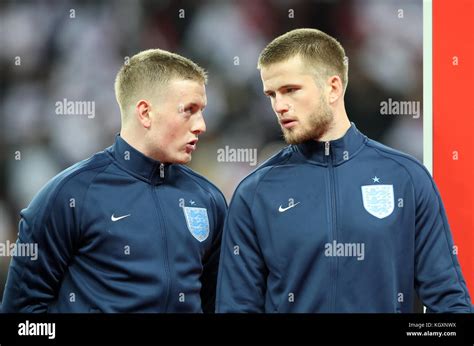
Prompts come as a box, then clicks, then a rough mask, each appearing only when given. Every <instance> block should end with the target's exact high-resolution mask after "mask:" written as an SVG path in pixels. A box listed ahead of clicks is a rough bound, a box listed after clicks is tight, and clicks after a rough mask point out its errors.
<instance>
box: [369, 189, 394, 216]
mask: <svg viewBox="0 0 474 346" xmlns="http://www.w3.org/2000/svg"><path fill="white" fill-rule="evenodd" d="M361 188H362V201H363V203H364V208H365V210H367V211H368V212H369V214H371V215H373V216H375V217H377V218H379V219H383V218H385V217H387V216H389V215H390V214H392V212H393V209H394V207H395V201H394V197H393V185H364V186H361Z"/></svg>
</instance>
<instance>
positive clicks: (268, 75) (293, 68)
mask: <svg viewBox="0 0 474 346" xmlns="http://www.w3.org/2000/svg"><path fill="white" fill-rule="evenodd" d="M303 74H309V71H308V69H307V68H305V66H304V63H303V61H302V60H301V58H299V57H293V58H290V59H287V60H285V61H281V62H276V63H273V64H270V65H268V66H264V67H262V68H261V70H260V76H261V77H262V80H263V81H269V80H273V79H277V78H280V77H287V76H290V75H292V76H296V75H303Z"/></svg>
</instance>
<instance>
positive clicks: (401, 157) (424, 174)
mask: <svg viewBox="0 0 474 346" xmlns="http://www.w3.org/2000/svg"><path fill="white" fill-rule="evenodd" d="M366 145H367V146H368V147H370V148H372V149H373V150H375V151H376V152H377V154H378V156H379V157H380V158H384V159H386V160H391V161H393V162H396V163H397V164H398V165H399V166H400V167H401V168H402V169H404V170H405V171H406V172H407V173H408V174H409V175H410V176H411V177H412V178H413V179H416V180H419V179H428V180H431V174H430V173H429V172H428V169H427V168H426V167H425V166H424V165H423V164H422V163H421V162H420V161H418V160H417V159H416V158H414V157H413V156H411V155H408V154H406V153H404V152H401V151H399V150H396V149H394V148H391V147H388V146H386V145H384V144H382V143H379V142H377V141H375V140H373V139H369V140H368V141H367V144H366Z"/></svg>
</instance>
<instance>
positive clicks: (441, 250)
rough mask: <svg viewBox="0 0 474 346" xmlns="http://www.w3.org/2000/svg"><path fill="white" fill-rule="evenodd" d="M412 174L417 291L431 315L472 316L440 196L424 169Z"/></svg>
mask: <svg viewBox="0 0 474 346" xmlns="http://www.w3.org/2000/svg"><path fill="white" fill-rule="evenodd" d="M410 173H411V175H412V179H414V186H415V194H416V196H415V198H416V203H417V205H416V221H415V222H416V225H415V226H416V234H415V289H416V290H417V292H418V295H419V296H420V298H421V300H422V301H423V304H424V305H425V306H426V307H427V311H428V312H472V311H473V309H472V305H471V301H470V297H469V293H468V291H467V288H466V283H465V281H464V279H463V276H462V274H461V268H460V266H459V263H458V260H457V256H456V251H454V243H453V239H452V236H451V231H450V229H449V225H448V221H447V218H446V212H445V210H444V207H443V203H442V201H441V198H440V196H439V192H438V190H437V188H436V186H435V184H434V182H433V180H432V178H431V176H430V175H429V173H428V172H427V171H426V170H425V169H424V168H422V167H420V166H417V167H416V168H415V169H412V170H411V172H410Z"/></svg>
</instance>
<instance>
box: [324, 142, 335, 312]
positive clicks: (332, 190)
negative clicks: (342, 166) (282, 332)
mask: <svg viewBox="0 0 474 346" xmlns="http://www.w3.org/2000/svg"><path fill="white" fill-rule="evenodd" d="M324 155H325V156H326V158H327V162H328V170H329V194H330V197H331V205H330V207H329V212H330V215H331V244H333V241H334V240H337V239H336V224H337V222H336V221H337V220H336V217H337V215H336V183H335V178H334V167H333V165H332V157H331V153H330V142H325V143H324ZM337 264H338V260H337V256H334V258H333V261H332V272H333V274H334V276H333V283H332V300H331V311H335V310H336V286H337Z"/></svg>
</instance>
